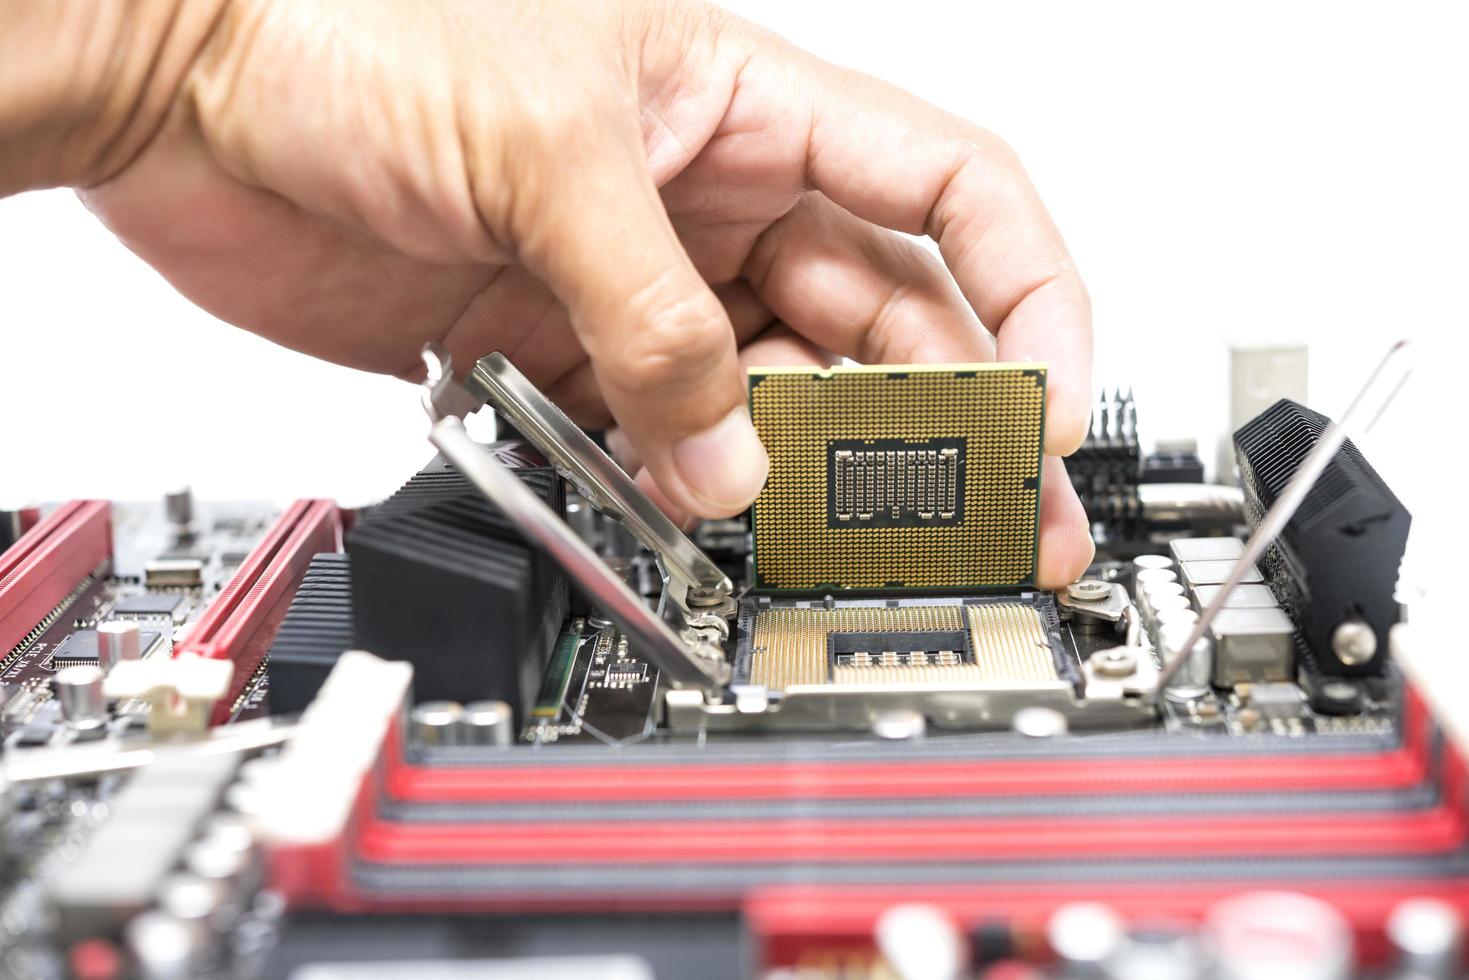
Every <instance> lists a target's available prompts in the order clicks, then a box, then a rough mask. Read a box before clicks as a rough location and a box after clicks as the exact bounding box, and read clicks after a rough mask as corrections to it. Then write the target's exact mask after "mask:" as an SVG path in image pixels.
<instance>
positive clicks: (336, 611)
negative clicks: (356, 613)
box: [270, 553, 355, 715]
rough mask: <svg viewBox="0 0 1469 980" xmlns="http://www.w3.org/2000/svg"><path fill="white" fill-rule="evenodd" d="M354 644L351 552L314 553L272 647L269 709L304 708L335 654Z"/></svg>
mask: <svg viewBox="0 0 1469 980" xmlns="http://www.w3.org/2000/svg"><path fill="white" fill-rule="evenodd" d="M354 645H355V644H354V642H353V633H352V574H351V569H350V568H349V567H348V564H347V556H346V555H344V554H341V553H336V554H321V555H316V556H314V557H312V559H311V564H310V565H309V566H307V568H306V575H305V576H304V577H303V578H302V579H301V586H300V588H298V589H297V590H296V595H295V597H294V598H293V599H291V607H290V608H289V609H287V610H286V618H285V619H283V620H281V626H280V629H279V630H278V631H277V632H276V634H275V642H274V643H273V644H272V645H271V648H270V711H271V714H277V715H279V714H294V713H296V712H298V711H304V710H306V706H307V705H308V704H310V703H311V701H312V699H313V698H315V697H316V692H317V691H318V690H320V689H321V685H322V683H323V682H324V681H325V680H326V675H327V674H330V673H331V671H332V667H333V666H334V665H335V664H336V662H337V658H338V657H340V656H341V655H342V652H343V651H345V650H350V649H352V648H353V646H354Z"/></svg>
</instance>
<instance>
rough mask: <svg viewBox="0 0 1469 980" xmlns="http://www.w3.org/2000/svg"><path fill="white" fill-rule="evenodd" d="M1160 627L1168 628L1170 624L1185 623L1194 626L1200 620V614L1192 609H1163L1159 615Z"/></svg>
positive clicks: (1161, 628)
mask: <svg viewBox="0 0 1469 980" xmlns="http://www.w3.org/2000/svg"><path fill="white" fill-rule="evenodd" d="M1156 618H1157V623H1158V629H1160V630H1163V629H1167V628H1168V627H1170V626H1176V625H1178V624H1180V623H1181V624H1183V625H1184V626H1192V625H1193V624H1194V623H1197V622H1198V621H1199V614H1198V613H1196V612H1194V611H1193V610H1192V609H1163V610H1161V611H1159V613H1158V615H1157V617H1156Z"/></svg>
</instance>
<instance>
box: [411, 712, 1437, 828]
mask: <svg viewBox="0 0 1469 980" xmlns="http://www.w3.org/2000/svg"><path fill="white" fill-rule="evenodd" d="M1401 725H1402V729H1403V741H1402V743H1401V744H1400V745H1399V746H1397V747H1395V748H1393V749H1390V750H1387V751H1383V752H1343V753H1340V754H1335V753H1333V754H1327V753H1319V754H1317V753H1312V754H1310V755H1305V754H1281V755H1261V754H1253V755H1240V756H1218V757H1213V758H1209V759H1198V758H1180V757H1178V756H1167V755H1160V756H1155V757H1151V758H1142V757H1139V758H1128V759H1024V760H1019V759H974V760H964V761H954V760H942V761H934V762H924V761H915V760H905V761H903V762H893V763H882V762H810V761H801V762H780V761H771V762H759V763H734V764H731V763H711V764H703V763H692V764H670V763H621V764H593V765H587V766H576V767H574V768H572V767H567V766H565V765H561V766H556V767H542V766H503V767H495V768H480V769H476V768H468V767H445V768H430V767H425V766H416V765H412V764H409V763H408V762H407V761H406V760H405V759H404V758H403V756H402V752H401V749H400V748H399V747H398V746H392V745H390V746H389V750H390V752H391V753H392V754H391V756H390V758H389V767H388V779H387V790H388V793H389V795H390V796H392V797H393V798H394V799H397V800H406V801H410V802H415V803H428V802H435V803H464V802H493V801H507V802H508V801H553V800H554V801H558V802H560V801H566V802H570V801H576V800H597V801H632V800H664V799H679V800H730V799H798V798H809V797H812V796H821V797H825V798H829V799H835V798H864V797H884V798H893V797H905V798H914V797H939V798H943V797H954V796H1019V795H1036V796H1064V795H1076V794H1088V793H1188V792H1219V791H1228V790H1234V789H1251V790H1268V789H1278V790H1299V791H1303V792H1304V791H1309V790H1328V789H1400V788H1404V787H1408V786H1416V785H1418V784H1419V783H1421V782H1423V781H1424V779H1426V778H1427V777H1428V773H1429V755H1430V753H1429V750H1428V743H1429V738H1428V730H1429V728H1430V727H1431V725H1432V720H1431V719H1430V718H1429V716H1428V712H1427V710H1426V709H1425V708H1424V706H1423V704H1422V702H1421V700H1420V699H1419V698H1418V697H1417V695H1416V694H1409V695H1407V696H1406V697H1405V698H1404V705H1403V714H1402V720H1401ZM1160 751H1161V750H1160ZM568 772H574V773H575V774H576V778H574V779H568V778H566V776H567V774H568Z"/></svg>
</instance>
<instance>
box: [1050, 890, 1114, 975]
mask: <svg viewBox="0 0 1469 980" xmlns="http://www.w3.org/2000/svg"><path fill="white" fill-rule="evenodd" d="M1046 940H1047V942H1048V943H1049V944H1050V947H1051V952H1053V953H1055V954H1056V958H1057V959H1058V960H1060V961H1061V962H1062V963H1063V964H1065V965H1066V966H1067V967H1070V968H1071V970H1072V971H1074V972H1078V973H1080V974H1082V975H1083V976H1086V975H1095V974H1097V973H1099V972H1100V970H1101V967H1102V964H1104V963H1106V962H1107V961H1108V960H1109V959H1111V958H1112V957H1114V956H1116V955H1117V952H1118V951H1119V950H1120V949H1121V948H1122V946H1123V945H1124V944H1125V943H1126V942H1127V930H1126V928H1125V927H1124V926H1123V924H1122V920H1121V919H1120V918H1119V917H1118V916H1117V913H1116V912H1114V911H1112V909H1111V908H1110V907H1108V906H1106V905H1103V904H1102V903H1101V902H1070V903H1068V904H1066V905H1063V906H1061V907H1060V908H1058V909H1057V910H1056V911H1055V913H1054V914H1053V915H1052V916H1051V918H1050V921H1049V922H1047V923H1046Z"/></svg>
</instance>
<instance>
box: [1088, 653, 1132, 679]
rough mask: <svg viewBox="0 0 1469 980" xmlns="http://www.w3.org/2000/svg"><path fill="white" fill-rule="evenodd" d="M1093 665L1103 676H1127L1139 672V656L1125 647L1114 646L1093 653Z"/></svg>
mask: <svg viewBox="0 0 1469 980" xmlns="http://www.w3.org/2000/svg"><path fill="white" fill-rule="evenodd" d="M1091 660H1092V666H1093V667H1095V668H1096V671H1097V673H1099V674H1101V675H1102V676H1103V677H1127V676H1128V675H1130V674H1133V673H1136V672H1137V658H1136V657H1134V656H1133V655H1132V654H1131V653H1129V652H1128V651H1127V649H1126V648H1125V647H1113V648H1112V649H1110V650H1103V651H1101V652H1100V653H1094V654H1092V658H1091Z"/></svg>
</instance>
